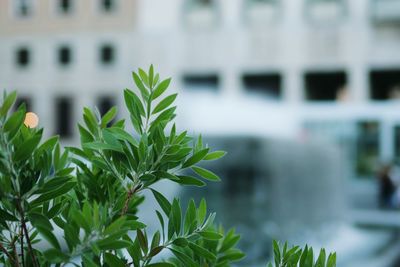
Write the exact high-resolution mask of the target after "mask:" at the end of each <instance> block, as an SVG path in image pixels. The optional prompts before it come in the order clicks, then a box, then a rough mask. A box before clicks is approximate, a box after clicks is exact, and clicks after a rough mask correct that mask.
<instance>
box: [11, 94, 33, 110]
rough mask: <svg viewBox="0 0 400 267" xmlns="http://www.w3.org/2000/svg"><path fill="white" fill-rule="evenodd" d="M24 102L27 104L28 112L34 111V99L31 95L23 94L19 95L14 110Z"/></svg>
mask: <svg viewBox="0 0 400 267" xmlns="http://www.w3.org/2000/svg"><path fill="white" fill-rule="evenodd" d="M23 103H24V104H25V107H26V111H27V112H29V111H32V99H31V98H30V97H22V96H19V97H18V98H17V100H16V101H15V104H14V110H17V109H18V107H19V106H21V105H22V104H23Z"/></svg>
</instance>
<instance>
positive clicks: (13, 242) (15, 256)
mask: <svg viewBox="0 0 400 267" xmlns="http://www.w3.org/2000/svg"><path fill="white" fill-rule="evenodd" d="M17 239H18V237H16V239H14V240H13V241H12V242H11V247H12V250H13V253H14V264H15V266H16V267H19V261H18V252H17V247H16V246H15V241H16V240H17Z"/></svg>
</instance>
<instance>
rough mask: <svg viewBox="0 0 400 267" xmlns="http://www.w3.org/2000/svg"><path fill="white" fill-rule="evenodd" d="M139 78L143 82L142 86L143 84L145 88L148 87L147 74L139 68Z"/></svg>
mask: <svg viewBox="0 0 400 267" xmlns="http://www.w3.org/2000/svg"><path fill="white" fill-rule="evenodd" d="M139 76H140V78H141V79H142V81H143V82H144V84H145V85H146V86H147V87H150V83H149V76H148V75H147V73H146V72H145V71H144V70H143V69H141V68H139Z"/></svg>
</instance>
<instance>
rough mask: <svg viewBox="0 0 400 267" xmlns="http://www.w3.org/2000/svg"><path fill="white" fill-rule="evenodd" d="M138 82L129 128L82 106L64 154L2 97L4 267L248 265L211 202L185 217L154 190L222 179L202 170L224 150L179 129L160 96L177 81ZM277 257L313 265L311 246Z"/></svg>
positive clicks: (142, 75)
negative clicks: (147, 200)
mask: <svg viewBox="0 0 400 267" xmlns="http://www.w3.org/2000/svg"><path fill="white" fill-rule="evenodd" d="M132 75H133V81H134V83H135V85H136V88H135V89H134V90H130V89H125V90H124V99H125V105H126V108H127V110H128V111H129V120H128V122H126V121H125V120H116V114H117V108H116V107H113V108H111V109H110V110H109V111H108V112H107V113H106V114H104V115H103V116H101V115H100V113H99V112H98V111H97V110H90V109H88V108H84V110H83V122H84V123H83V124H78V129H79V133H80V141H81V142H80V146H78V147H66V148H61V147H60V144H59V140H58V137H57V136H53V137H50V138H49V139H47V140H44V141H42V134H43V129H36V128H33V129H32V128H29V127H27V126H25V125H24V119H25V114H26V107H25V105H24V104H21V105H20V106H19V107H17V109H16V111H15V112H11V111H10V110H11V109H12V107H13V105H14V102H15V100H16V97H17V94H16V93H15V92H13V93H11V94H8V95H7V94H4V97H3V101H2V103H1V106H0V265H1V264H3V265H5V266H34V267H38V266H50V265H55V266H65V265H67V264H68V265H70V266H88V267H91V266H110V267H111V266H113V267H114V266H116V267H118V266H134V267H139V266H140V267H141V266H148V267H169V266H177V267H179V266H189V267H190V266H193V267H195V266H216V267H224V266H230V265H231V263H232V262H235V261H239V260H240V259H242V258H243V257H244V254H243V252H242V251H240V250H239V249H237V248H236V244H237V243H238V241H239V235H237V234H236V233H235V231H234V230H233V229H231V230H229V231H225V230H224V229H223V228H222V227H217V226H216V225H215V223H214V219H215V213H208V211H207V205H206V201H205V200H202V201H201V202H200V203H195V201H193V200H190V202H189V203H188V204H187V205H185V206H187V208H186V209H185V210H183V209H182V208H181V203H180V201H179V199H177V198H175V199H173V200H172V201H169V200H168V199H167V198H166V197H165V196H164V195H163V194H162V193H161V192H158V191H156V190H155V189H154V188H153V186H154V184H156V183H157V182H158V181H160V180H169V181H171V182H174V183H178V184H180V185H184V186H204V185H205V184H206V181H212V182H215V181H219V180H220V179H219V177H218V176H217V175H216V174H215V173H213V172H211V171H210V170H207V169H204V168H202V167H200V166H198V163H199V162H201V161H207V160H216V159H218V158H221V157H223V156H224V155H225V152H223V151H212V150H210V148H209V147H207V146H206V145H204V144H203V142H202V138H201V137H199V138H197V139H195V138H192V137H190V136H188V135H187V132H186V131H184V132H178V131H177V129H176V127H175V124H173V119H174V117H175V111H176V106H174V105H173V103H174V100H175V99H176V97H177V94H170V95H168V96H164V95H166V90H167V88H168V86H169V84H170V81H171V79H164V80H161V79H160V76H159V74H158V73H155V72H154V69H153V67H152V66H151V67H150V68H149V70H148V72H145V71H143V70H142V69H139V71H138V72H137V73H136V72H134V73H133V74H132ZM144 190H150V191H151V192H152V194H153V196H154V198H155V199H156V201H157V202H158V207H157V208H155V209H154V212H155V215H156V217H157V218H158V221H159V229H158V230H156V231H155V232H154V233H153V232H152V233H151V232H150V231H149V230H148V229H147V227H146V225H145V223H144V222H142V221H141V220H140V218H138V216H137V211H138V207H139V206H140V204H141V203H143V201H144V197H143V196H142V191H144ZM55 233H59V234H55ZM41 243H45V244H41ZM276 253H277V251H275V259H278V261H275V262H276V266H295V265H284V264H287V263H286V262H287V259H286V258H285V255H289V256H288V257H289V258H290V259H292V258H293V257H296V258H298V256H301V259H302V258H303V255H304V254H306V256H304V257H305V258H306V262H309V260H308V259H309V256H307V255H308V254H307V253H309V249H307V248H306V249H304V250H303V251H302V250H299V249H298V248H296V249H295V250H293V249H291V250H289V251H286V249H284V251H283V252H282V253H281V254H276ZM288 253H289V254H288ZM311 253H312V252H311ZM321 253H322V252H321ZM279 255H283V258H282V259H281V258H280V256H279ZM277 256H278V258H277ZM320 257H322V256H320ZM301 259H300V261H302V260H301ZM330 259H331V258H330ZM323 260H325V259H323ZM331 261H332V259H331ZM331 261H330V260H328V262H331ZM289 262H290V263H292V262H294V260H293V261H292V260H290V261H289ZM318 262H322V260H318V261H317V264H318ZM296 264H297V263H296ZM324 264H325V263H324ZM302 266H303V265H302ZM304 266H312V265H304ZM315 266H325V265H315ZM327 266H329V267H330V266H333V265H332V264H331V265H329V263H328V265H327Z"/></svg>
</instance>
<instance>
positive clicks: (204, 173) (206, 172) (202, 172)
mask: <svg viewBox="0 0 400 267" xmlns="http://www.w3.org/2000/svg"><path fill="white" fill-rule="evenodd" d="M192 170H193V171H194V172H195V173H197V174H198V175H200V176H201V177H203V178H204V179H207V180H210V181H221V179H220V178H219V177H218V176H217V175H216V174H215V173H213V172H211V171H209V170H206V169H204V168H201V167H197V166H193V167H192Z"/></svg>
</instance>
